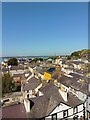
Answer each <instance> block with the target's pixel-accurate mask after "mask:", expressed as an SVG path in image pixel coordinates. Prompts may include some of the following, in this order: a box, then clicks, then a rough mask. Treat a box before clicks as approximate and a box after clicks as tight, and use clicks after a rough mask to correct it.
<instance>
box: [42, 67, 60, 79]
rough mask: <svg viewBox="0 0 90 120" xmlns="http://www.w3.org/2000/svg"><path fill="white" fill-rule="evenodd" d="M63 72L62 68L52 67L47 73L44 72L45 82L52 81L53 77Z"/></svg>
mask: <svg viewBox="0 0 90 120" xmlns="http://www.w3.org/2000/svg"><path fill="white" fill-rule="evenodd" d="M60 71H61V66H56V67H50V68H49V69H48V70H47V71H45V72H44V80H51V79H52V77H53V75H54V74H56V73H57V72H58V73H59V72H60Z"/></svg>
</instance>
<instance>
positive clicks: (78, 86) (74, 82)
mask: <svg viewBox="0 0 90 120" xmlns="http://www.w3.org/2000/svg"><path fill="white" fill-rule="evenodd" d="M70 75H71V74H70ZM79 79H80V78H75V77H74V78H71V77H67V76H65V75H63V76H62V77H61V78H58V82H60V83H61V84H63V85H65V86H67V87H71V88H74V89H75V90H77V91H81V92H83V93H85V94H87V92H88V91H87V86H88V83H87V82H79Z"/></svg>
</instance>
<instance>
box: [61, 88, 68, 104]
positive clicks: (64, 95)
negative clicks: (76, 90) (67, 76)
mask: <svg viewBox="0 0 90 120" xmlns="http://www.w3.org/2000/svg"><path fill="white" fill-rule="evenodd" d="M59 93H60V94H61V96H62V98H63V99H64V101H65V102H67V101H68V92H67V91H62V90H60V89H59Z"/></svg>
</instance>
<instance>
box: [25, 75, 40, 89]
mask: <svg viewBox="0 0 90 120" xmlns="http://www.w3.org/2000/svg"><path fill="white" fill-rule="evenodd" d="M39 85H40V81H39V80H38V79H37V78H35V77H32V78H31V79H29V81H28V83H26V84H25V86H24V88H23V90H34V89H35V88H37V87H38V86H39Z"/></svg>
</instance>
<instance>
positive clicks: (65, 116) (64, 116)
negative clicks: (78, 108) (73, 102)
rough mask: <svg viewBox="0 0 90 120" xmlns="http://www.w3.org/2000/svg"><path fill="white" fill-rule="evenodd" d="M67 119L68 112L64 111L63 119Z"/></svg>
mask: <svg viewBox="0 0 90 120" xmlns="http://www.w3.org/2000/svg"><path fill="white" fill-rule="evenodd" d="M65 112H66V115H64V113H65ZM67 117H68V110H64V111H63V118H67Z"/></svg>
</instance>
